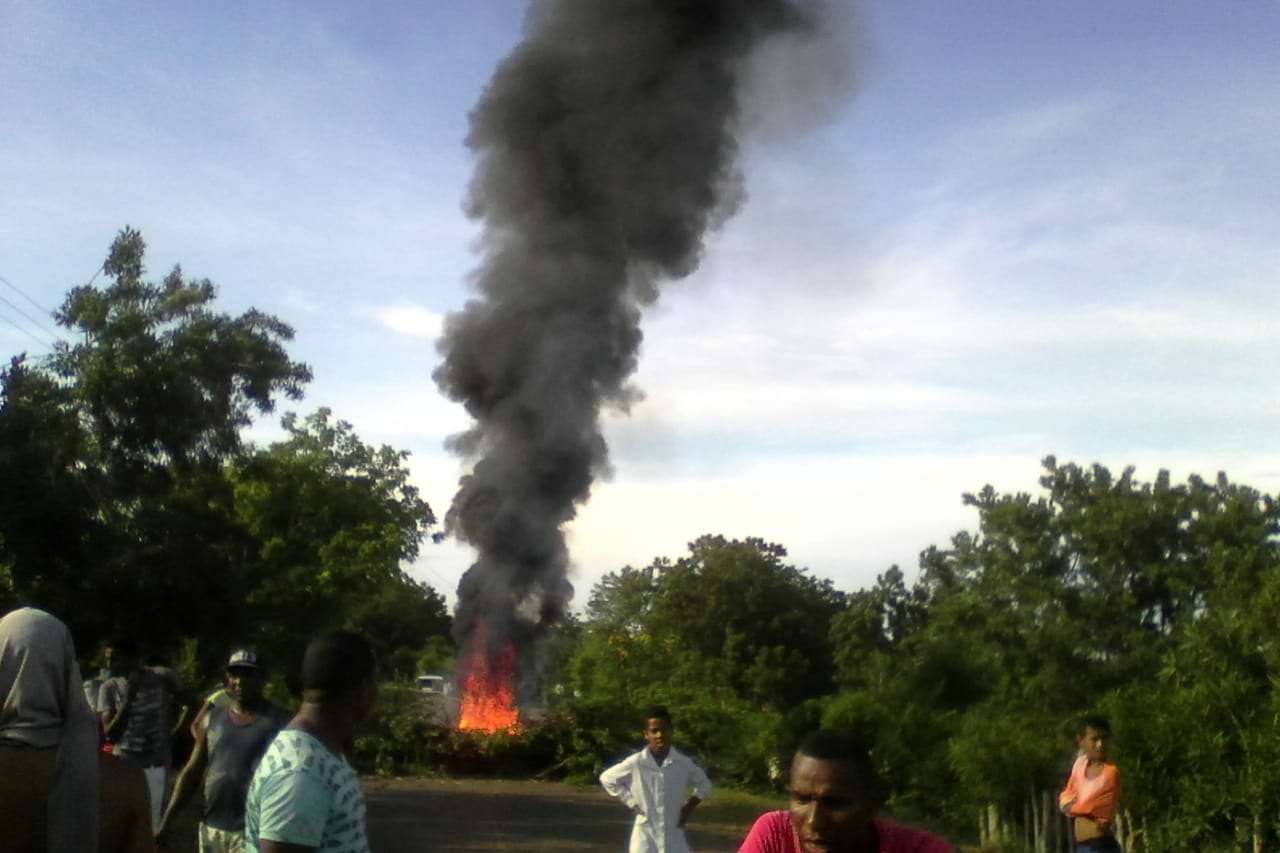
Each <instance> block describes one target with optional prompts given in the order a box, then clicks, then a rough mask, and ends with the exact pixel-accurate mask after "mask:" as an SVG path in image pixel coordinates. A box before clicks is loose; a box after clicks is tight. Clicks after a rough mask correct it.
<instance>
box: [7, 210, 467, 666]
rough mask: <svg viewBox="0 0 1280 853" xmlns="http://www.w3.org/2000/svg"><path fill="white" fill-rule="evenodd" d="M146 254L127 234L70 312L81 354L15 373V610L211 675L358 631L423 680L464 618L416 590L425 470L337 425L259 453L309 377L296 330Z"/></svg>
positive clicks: (11, 380)
mask: <svg viewBox="0 0 1280 853" xmlns="http://www.w3.org/2000/svg"><path fill="white" fill-rule="evenodd" d="M145 253H146V245H145V242H144V241H143V239H142V235H141V234H139V233H138V232H137V231H135V230H133V229H130V228H125V229H124V230H123V231H121V232H120V234H119V235H118V236H117V237H116V239H115V240H114V242H113V243H112V245H111V248H110V250H109V252H108V254H107V259H106V262H105V263H104V265H103V268H102V271H103V272H104V273H105V278H106V279H107V281H106V282H105V283H104V284H103V285H100V286H91V285H86V286H83V287H76V288H74V289H72V290H71V292H70V293H69V294H68V296H67V298H66V300H65V301H64V302H63V305H62V307H61V309H60V310H59V311H58V312H57V314H56V319H57V322H58V323H59V324H60V325H62V326H63V327H64V328H66V329H67V330H68V331H69V332H70V333H71V334H72V336H73V339H74V343H71V344H59V345H58V346H57V348H56V349H55V351H54V353H53V354H52V355H51V356H49V357H47V358H45V359H39V360H34V361H33V360H29V359H27V358H25V357H23V356H17V357H14V358H13V359H11V360H10V362H9V364H8V366H7V368H5V369H4V370H3V371H0V482H4V483H6V488H5V489H3V490H0V596H3V597H4V598H5V599H6V600H5V601H4V602H0V603H5V604H9V605H12V604H16V603H19V602H23V603H33V604H38V605H40V606H43V607H46V608H48V609H50V610H52V611H53V612H56V613H58V614H59V615H60V616H62V617H63V618H64V619H66V621H67V622H68V623H69V624H70V625H71V626H72V628H73V631H74V632H75V634H76V637H77V642H78V644H79V646H80V648H81V649H82V650H83V651H85V652H89V651H90V650H91V649H92V648H93V646H94V644H95V643H96V642H97V641H98V640H100V639H102V638H104V637H106V636H107V635H109V634H111V633H114V632H120V631H128V632H131V633H133V634H135V635H136V636H137V637H138V639H139V641H141V642H142V643H143V644H144V645H146V646H148V647H150V648H152V649H153V650H156V651H163V650H170V651H172V650H174V649H177V648H179V647H181V648H185V649H187V650H188V651H191V650H193V649H194V650H195V651H194V654H196V655H197V656H198V657H199V658H201V661H199V662H190V663H193V664H194V663H204V664H205V665H207V666H213V665H214V662H216V661H217V660H218V659H219V658H220V657H221V656H222V655H223V654H225V650H226V646H227V645H228V644H230V643H232V642H246V641H253V642H258V643H260V644H261V645H263V646H264V648H265V649H266V650H268V651H269V652H273V653H275V654H277V655H279V656H280V657H279V658H277V660H280V662H281V664H283V665H285V666H291V665H292V664H295V663H296V658H297V656H298V654H299V653H300V651H301V646H302V644H304V643H305V642H306V640H307V638H308V637H309V636H310V635H311V634H313V633H315V632H317V631H320V630H324V629H326V628H331V627H338V626H339V625H342V624H347V623H351V624H359V626H360V627H362V628H364V629H365V630H367V631H369V632H370V633H371V634H373V635H374V636H376V637H378V642H379V644H380V649H379V651H380V652H382V653H383V654H384V656H386V657H387V658H388V659H389V658H391V657H394V656H395V655H397V654H398V655H400V659H401V661H402V663H403V661H405V660H407V661H415V660H416V658H417V656H418V655H419V654H420V653H421V651H422V650H423V649H424V648H426V647H427V646H428V645H429V644H430V640H431V638H432V637H435V636H439V635H442V634H447V632H448V615H447V613H446V611H445V606H444V599H443V598H442V597H441V596H440V595H439V594H438V593H436V592H435V591H434V590H432V589H431V588H430V587H427V586H425V585H422V584H419V583H417V582H415V581H413V580H412V579H411V578H410V577H408V576H407V575H406V574H405V573H404V571H403V567H404V566H406V565H408V564H409V563H411V562H412V561H413V560H414V559H415V558H416V557H417V555H418V552H419V547H420V545H421V543H422V542H423V540H424V538H425V537H426V535H427V533H428V532H429V531H430V529H431V527H432V526H433V525H434V523H435V516H434V515H433V514H432V511H431V508H430V507H429V506H428V505H427V504H426V502H425V501H423V500H422V499H421V497H420V495H419V493H418V490H417V489H416V487H414V486H413V485H412V484H411V483H410V481H409V471H408V468H407V465H406V463H407V457H408V454H407V453H405V452H403V451H397V450H395V449H393V448H390V447H386V446H383V447H380V448H375V447H371V446H369V445H366V444H365V443H364V442H362V441H361V440H360V438H359V437H358V436H357V435H356V434H355V432H354V430H353V428H352V426H351V425H350V424H349V423H347V422H345V421H342V420H336V421H335V420H334V419H333V417H332V414H331V413H330V412H329V411H328V410H326V409H320V410H319V411H317V412H315V413H313V414H311V415H309V416H307V417H305V418H299V416H297V415H296V414H294V413H287V414H285V416H284V418H283V420H282V425H283V427H284V430H285V433H286V437H285V439H284V440H282V441H279V442H276V443H274V444H272V445H270V446H268V447H256V446H253V445H252V444H250V443H247V442H246V441H245V440H244V430H245V428H246V427H248V426H249V425H250V424H251V423H252V420H253V418H254V417H255V416H264V415H269V414H270V413H272V412H274V411H275V408H276V405H277V403H278V402H279V401H280V400H281V399H286V400H298V399H300V398H301V396H302V392H303V389H304V387H305V385H306V383H307V382H308V381H309V380H310V378H311V370H310V368H309V367H308V366H307V365H305V364H303V363H301V362H297V361H294V360H293V359H291V358H290V357H289V354H288V352H287V350H286V345H287V344H288V342H289V341H290V340H291V339H292V337H293V331H292V329H291V328H290V327H289V326H288V325H287V324H285V323H284V322H282V321H281V320H279V319H277V318H276V317H273V316H271V315H269V314H264V313H262V312H260V311H257V310H254V309H250V310H248V311H245V312H243V313H241V314H239V315H231V314H227V313H224V312H221V311H219V310H217V308H216V305H215V303H216V298H217V288H216V287H215V286H214V285H213V283H212V282H210V281H208V280H207V279H199V280H191V279H187V278H186V277H184V275H183V273H182V270H181V268H179V267H174V268H173V270H171V271H170V272H169V273H168V274H167V275H166V276H165V277H164V278H163V280H161V281H160V282H150V281H147V280H145V278H144V275H145V271H146V270H145ZM192 638H198V643H192V642H190V641H191V639H192ZM184 640H185V641H186V642H183V641H184ZM412 666H413V665H412V663H409V664H407V665H406V666H404V667H402V668H408V669H409V670H411V669H412ZM407 674H408V675H412V674H413V673H412V672H411V671H410V672H408V673H407Z"/></svg>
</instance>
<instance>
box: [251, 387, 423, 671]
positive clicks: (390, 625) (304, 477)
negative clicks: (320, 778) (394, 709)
mask: <svg viewBox="0 0 1280 853" xmlns="http://www.w3.org/2000/svg"><path fill="white" fill-rule="evenodd" d="M282 424H283V426H284V429H285V431H286V433H288V438H287V439H285V440H284V441H280V442H276V443H274V444H272V445H271V446H270V447H267V448H265V449H261V450H258V451H256V452H254V453H253V454H251V455H248V456H246V457H244V458H242V459H239V460H237V461H236V462H235V464H234V465H233V466H232V468H231V471H230V474H229V476H230V481H231V484H232V487H233V490H234V506H235V510H234V511H235V515H236V517H237V518H238V519H239V520H240V522H241V523H242V524H243V525H244V527H245V529H246V530H247V532H248V533H249V535H250V536H251V537H252V539H253V542H254V553H253V554H252V555H250V556H249V558H248V559H249V561H250V563H251V564H252V565H253V567H254V572H253V578H252V579H251V582H250V583H249V584H248V585H247V586H246V587H245V589H244V590H243V591H242V592H243V600H244V601H245V602H246V606H247V607H248V609H249V613H250V614H251V616H252V619H253V623H254V624H255V625H256V626H257V628H256V630H257V632H258V634H259V636H260V637H261V641H262V642H263V643H264V644H265V645H266V646H268V647H270V648H273V649H275V650H277V652H278V653H280V654H282V655H284V656H285V657H286V658H289V659H293V658H294V657H296V656H297V655H298V654H299V653H300V651H301V646H302V645H303V644H305V643H306V641H307V639H308V637H309V636H310V635H311V634H313V633H315V632H317V631H321V630H325V629H329V628H335V627H339V626H341V625H343V624H346V623H350V622H351V621H352V620H356V621H358V623H359V625H360V627H362V628H363V629H365V630H366V631H368V632H369V633H370V634H371V635H381V637H380V640H379V642H383V641H385V642H387V643H389V644H396V643H400V642H404V643H408V644H409V648H411V649H413V650H415V651H420V650H421V647H422V645H423V644H424V643H425V642H426V640H427V638H428V637H429V636H431V635H432V634H433V633H436V632H438V631H443V630H447V627H448V624H447V618H446V617H445V614H444V612H443V599H441V597H440V596H439V595H438V594H436V593H435V592H434V591H433V590H431V589H430V588H429V587H426V586H423V585H421V584H417V583H416V582H413V581H412V580H411V579H409V578H407V577H406V576H405V575H404V574H403V572H402V570H401V566H402V565H404V564H407V563H410V562H412V561H413V560H414V559H415V558H416V557H417V556H418V551H419V547H420V545H421V543H422V541H423V539H424V537H425V536H426V534H427V532H428V531H429V530H430V528H431V526H432V525H433V524H434V523H435V515H434V514H433V513H432V511H431V507H430V506H428V505H427V503H426V501H424V500H422V498H421V496H420V494H419V491H418V489H417V487H415V486H414V485H412V484H411V483H410V482H409V470H408V468H407V467H406V466H405V463H406V461H407V459H408V453H407V452H405V451H399V450H395V449H393V448H391V447H388V446H386V445H383V446H382V447H378V448H374V447H371V446H369V445H367V444H365V443H364V442H362V441H361V440H360V438H359V437H358V436H357V435H356V434H355V432H354V430H353V429H352V427H351V424H349V423H347V422H346V421H341V420H338V421H334V420H333V419H332V415H331V412H330V411H329V410H328V409H323V408H322V409H319V410H317V411H316V412H315V413H314V414H312V415H309V416H308V417H306V418H305V419H304V420H302V421H299V420H298V418H297V417H296V416H295V415H294V414H292V413H289V414H286V415H285V416H284V418H283V419H282ZM401 608H409V610H410V611H411V615H409V617H408V618H404V617H402V615H401V614H398V613H397V612H396V611H397V610H398V609H401ZM418 618H421V619H422V620H423V621H422V622H421V623H417V622H416V621H415V620H416V619H418ZM389 649H390V646H388V648H387V649H384V651H389ZM398 665H401V666H402V667H403V668H405V669H407V668H408V665H407V664H405V662H403V661H401V662H400V663H399V664H398Z"/></svg>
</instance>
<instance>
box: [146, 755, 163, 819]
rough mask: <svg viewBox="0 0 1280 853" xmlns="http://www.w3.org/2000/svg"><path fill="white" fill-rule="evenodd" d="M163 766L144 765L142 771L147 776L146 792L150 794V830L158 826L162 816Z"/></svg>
mask: <svg viewBox="0 0 1280 853" xmlns="http://www.w3.org/2000/svg"><path fill="white" fill-rule="evenodd" d="M164 771H165V768H164V766H163V765H161V766H159V767H144V768H142V772H143V773H145V774H146V776H147V793H148V794H149V795H150V796H151V831H152V832H154V831H156V830H157V829H159V828H160V818H161V817H163V816H164V782H165V772H164Z"/></svg>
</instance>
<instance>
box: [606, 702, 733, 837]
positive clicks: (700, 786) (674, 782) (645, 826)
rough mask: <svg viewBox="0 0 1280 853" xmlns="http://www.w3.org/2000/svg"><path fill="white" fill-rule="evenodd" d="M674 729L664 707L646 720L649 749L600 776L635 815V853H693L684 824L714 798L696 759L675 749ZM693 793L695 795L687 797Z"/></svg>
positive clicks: (611, 793) (632, 832)
mask: <svg viewBox="0 0 1280 853" xmlns="http://www.w3.org/2000/svg"><path fill="white" fill-rule="evenodd" d="M674 730H675V726H674V725H673V724H672V722H671V714H670V712H669V711H667V709H666V708H664V707H662V706H661V705H659V706H655V707H653V708H650V709H649V711H648V712H647V714H646V716H645V721H644V739H645V743H646V744H647V746H645V748H644V749H642V750H640V751H639V752H637V753H635V754H634V755H630V756H628V757H627V758H625V759H623V760H622V761H620V762H618V763H617V764H615V765H613V766H612V767H610V768H609V769H608V770H605V771H604V772H603V773H601V774H600V784H601V785H603V786H604V789H605V791H606V792H608V794H609V796H611V797H616V798H617V799H619V800H621V801H622V804H623V805H625V806H626V807H627V808H629V809H631V811H633V812H634V813H635V816H636V820H635V825H634V826H633V827H632V829H631V847H630V853H689V843H688V842H687V841H686V840H685V837H684V824H685V821H687V820H688V819H689V815H691V814H692V813H693V810H694V809H696V808H697V807H698V804H699V803H701V802H702V801H703V800H705V799H706V798H707V797H708V796H710V795H711V782H710V780H708V779H707V774H706V773H704V772H703V771H702V768H701V767H699V766H698V765H696V764H694V763H693V759H691V758H689V756H687V755H685V754H684V753H682V752H680V751H678V750H677V749H675V748H674V747H672V746H671V735H672V733H673V732H674ZM689 788H693V794H692V796H689V797H688V799H686V798H685V795H686V794H687V793H688V791H689Z"/></svg>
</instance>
